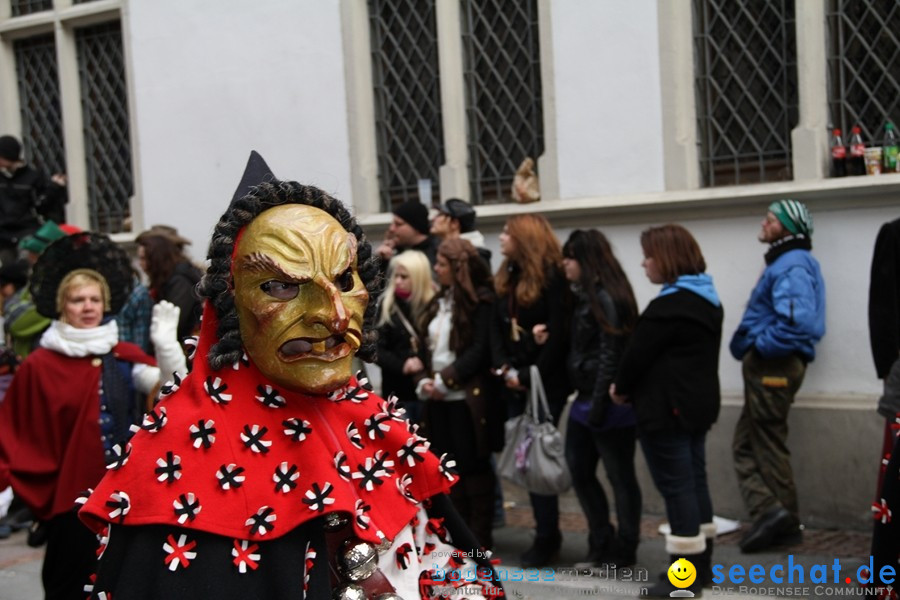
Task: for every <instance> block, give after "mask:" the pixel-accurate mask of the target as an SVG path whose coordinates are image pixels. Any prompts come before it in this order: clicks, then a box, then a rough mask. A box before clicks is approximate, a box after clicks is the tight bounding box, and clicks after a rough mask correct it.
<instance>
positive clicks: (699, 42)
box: [693, 0, 798, 186]
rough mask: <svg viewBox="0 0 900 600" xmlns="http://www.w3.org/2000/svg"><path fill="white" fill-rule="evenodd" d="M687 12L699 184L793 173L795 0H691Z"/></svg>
mask: <svg viewBox="0 0 900 600" xmlns="http://www.w3.org/2000/svg"><path fill="white" fill-rule="evenodd" d="M693 10H694V21H693V23H694V64H695V73H696V75H695V86H696V97H697V120H698V123H697V126H698V140H699V146H700V147H699V156H700V172H701V177H702V181H703V184H704V185H706V186H716V185H727V184H744V183H756V182H764V181H783V180H789V179H791V178H792V176H793V175H792V172H791V130H792V129H793V128H794V127H795V126H796V124H797V120H798V106H797V54H796V52H797V50H796V33H795V17H794V0H768V1H766V2H759V1H751V0H694V1H693Z"/></svg>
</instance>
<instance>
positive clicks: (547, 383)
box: [491, 214, 569, 568]
mask: <svg viewBox="0 0 900 600" xmlns="http://www.w3.org/2000/svg"><path fill="white" fill-rule="evenodd" d="M500 253H501V254H502V255H503V257H504V258H503V263H502V264H501V265H500V269H499V271H498V272H497V274H496V275H495V277H494V286H495V289H496V291H497V302H496V305H495V306H496V309H495V311H494V319H493V327H492V331H491V358H492V363H493V366H494V367H495V369H496V370H497V372H498V373H502V377H503V380H504V383H505V386H504V394H503V395H504V398H505V400H506V406H507V413H508V416H510V417H512V416H516V415H519V414H522V413H523V412H524V410H525V399H526V396H527V392H528V389H529V387H530V386H531V380H530V374H529V369H530V367H531V365H536V366H537V367H538V370H539V371H540V374H541V379H542V380H543V383H544V388H545V389H546V391H547V399H548V401H549V404H550V411H551V413H552V417H553V421H554V422H558V421H559V417H560V414H561V413H562V410H563V407H564V406H565V402H566V396H567V395H568V389H569V385H568V381H567V378H566V375H565V373H566V367H565V358H566V349H567V332H566V330H567V327H566V317H565V314H566V308H565V306H566V297H567V293H568V288H567V285H566V280H565V277H564V276H563V272H562V251H561V249H560V244H559V240H558V239H557V238H556V235H555V234H554V233H553V229H552V228H551V226H550V223H548V222H547V220H546V219H545V218H544V217H542V216H540V215H531V214H525V215H516V216H513V217H510V218H509V220H508V221H507V222H506V225H505V226H504V227H503V232H502V233H501V234H500ZM539 325H543V326H545V327H546V330H545V331H546V336H547V339H546V343H544V344H540V343H538V342H537V341H536V340H535V328H536V326H539ZM530 497H531V506H532V509H533V511H534V519H535V522H536V532H535V540H534V544H533V545H532V547H531V548H529V549H528V550H526V551H525V553H524V554H523V555H522V558H521V561H522V566H523V567H526V568H529V567H539V566H542V565H546V564H549V563H550V562H552V561H553V560H554V558H555V557H556V555H557V554H558V552H559V548H560V546H561V544H562V534H561V533H560V531H559V502H558V498H557V496H545V495H541V494H533V493H532V494H530Z"/></svg>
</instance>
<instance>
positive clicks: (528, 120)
mask: <svg viewBox="0 0 900 600" xmlns="http://www.w3.org/2000/svg"><path fill="white" fill-rule="evenodd" d="M462 2H463V5H462V6H463V47H464V49H465V56H464V60H465V80H466V117H467V126H468V144H469V182H470V185H471V190H472V201H473V203H475V204H494V203H499V202H504V201H508V197H509V189H510V185H511V184H512V180H513V176H514V174H515V171H516V169H517V168H518V166H519V164H520V163H521V162H522V160H523V159H524V158H526V157H529V156H530V157H532V158H534V159H537V157H538V156H539V155H540V154H541V153H542V152H543V151H544V128H543V107H542V102H541V72H540V44H539V41H538V18H537V0H522V1H520V2H503V1H501V0H462Z"/></svg>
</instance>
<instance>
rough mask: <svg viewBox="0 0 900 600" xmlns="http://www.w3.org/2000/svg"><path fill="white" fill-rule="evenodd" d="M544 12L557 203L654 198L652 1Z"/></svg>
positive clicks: (659, 186) (656, 112) (659, 185)
mask: <svg viewBox="0 0 900 600" xmlns="http://www.w3.org/2000/svg"><path fill="white" fill-rule="evenodd" d="M550 6H551V10H552V31H553V81H552V82H545V85H547V84H548V83H550V84H551V85H552V86H553V89H554V94H555V98H556V108H557V112H556V114H555V115H552V116H549V115H545V118H547V117H548V116H549V117H550V118H555V119H556V127H557V143H558V156H559V186H560V197H561V198H577V197H582V196H605V195H609V194H622V193H629V194H633V193H640V192H657V191H662V190H663V189H664V183H663V180H664V177H663V175H664V174H663V155H662V133H661V132H662V107H661V96H660V78H659V35H658V33H657V28H656V21H657V4H656V2H655V1H652V0H639V1H636V2H634V1H633V2H596V1H594V0H562V1H558V2H553V3H551V5H550Z"/></svg>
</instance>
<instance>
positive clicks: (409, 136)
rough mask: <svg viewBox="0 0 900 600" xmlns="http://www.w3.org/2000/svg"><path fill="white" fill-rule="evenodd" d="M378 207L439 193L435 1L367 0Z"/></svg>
mask: <svg viewBox="0 0 900 600" xmlns="http://www.w3.org/2000/svg"><path fill="white" fill-rule="evenodd" d="M369 18H370V25H371V40H372V74H373V79H374V86H375V135H376V138H377V145H378V181H379V185H378V187H379V190H380V194H381V204H382V209H383V210H385V211H389V210H390V209H391V207H392V206H396V205H397V204H400V203H402V202H404V201H406V200H409V199H418V197H419V195H418V180H419V179H431V180H432V182H433V184H432V194H433V197H434V198H436V197H437V194H438V192H439V190H438V185H437V181H438V168H439V167H440V165H441V164H442V163H443V162H444V142H443V127H442V124H441V90H440V81H439V78H438V53H437V52H438V50H437V31H436V25H435V14H434V2H421V1H419V0H369Z"/></svg>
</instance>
